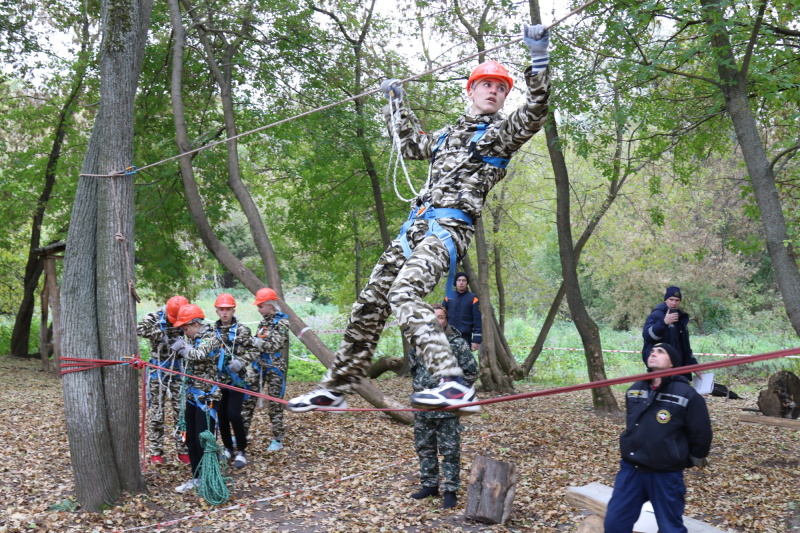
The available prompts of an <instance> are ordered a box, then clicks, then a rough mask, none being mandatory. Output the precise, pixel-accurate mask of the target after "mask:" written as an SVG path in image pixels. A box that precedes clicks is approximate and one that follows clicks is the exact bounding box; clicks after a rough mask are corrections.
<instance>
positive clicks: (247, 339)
mask: <svg viewBox="0 0 800 533" xmlns="http://www.w3.org/2000/svg"><path fill="white" fill-rule="evenodd" d="M214 335H215V336H216V338H217V340H218V341H219V342H220V353H221V354H223V356H224V357H225V359H224V361H223V369H224V370H223V371H222V372H221V373H220V374H219V376H218V377H219V380H218V381H219V382H220V383H227V384H232V385H236V386H241V385H242V382H248V381H252V380H253V379H254V377H255V373H254V372H253V371H251V370H249V367H250V366H251V363H252V362H253V361H255V360H256V359H258V350H257V349H256V347H255V346H254V345H253V334H252V333H251V331H250V328H248V327H247V326H245V325H244V324H242V323H240V322H239V320H238V319H237V318H236V317H233V320H232V321H231V323H230V324H229V325H227V326H223V325H222V322H221V321H219V320H217V321H216V322H215V323H214ZM231 357H236V358H237V359H239V360H241V362H242V365H243V367H242V370H241V371H240V372H239V373H238V374H237V376H236V377H235V378H234V377H232V376H231V375H230V373H229V372H228V370H227V365H228V363H229V362H230V360H231ZM237 379H238V380H241V381H239V382H238V383H237Z"/></svg>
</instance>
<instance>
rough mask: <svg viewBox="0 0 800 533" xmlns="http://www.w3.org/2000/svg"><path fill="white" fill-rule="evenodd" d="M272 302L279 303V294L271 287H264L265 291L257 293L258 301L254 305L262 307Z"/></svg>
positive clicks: (259, 290) (260, 290) (261, 290)
mask: <svg viewBox="0 0 800 533" xmlns="http://www.w3.org/2000/svg"><path fill="white" fill-rule="evenodd" d="M270 300H275V301H276V302H277V301H278V294H277V293H276V292H275V291H273V290H272V289H270V288H269V287H264V288H263V289H258V292H256V301H255V302H254V303H253V305H261V304H263V303H264V302H268V301H270Z"/></svg>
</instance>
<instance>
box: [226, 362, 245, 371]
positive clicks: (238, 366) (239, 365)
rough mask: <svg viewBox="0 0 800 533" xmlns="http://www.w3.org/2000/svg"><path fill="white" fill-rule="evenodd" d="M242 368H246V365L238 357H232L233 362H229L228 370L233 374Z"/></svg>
mask: <svg viewBox="0 0 800 533" xmlns="http://www.w3.org/2000/svg"><path fill="white" fill-rule="evenodd" d="M242 368H244V365H243V364H242V362H241V361H239V360H238V359H231V362H230V363H228V372H230V373H231V374H238V373H239V372H241V370H242Z"/></svg>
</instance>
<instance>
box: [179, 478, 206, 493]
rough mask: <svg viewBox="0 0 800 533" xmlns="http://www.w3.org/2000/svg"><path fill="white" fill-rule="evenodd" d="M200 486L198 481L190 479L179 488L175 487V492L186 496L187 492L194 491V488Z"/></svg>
mask: <svg viewBox="0 0 800 533" xmlns="http://www.w3.org/2000/svg"><path fill="white" fill-rule="evenodd" d="M199 486H200V480H199V479H190V480H189V481H187V482H186V483H184V484H183V485H181V486H180V487H175V492H180V493H181V494H186V493H187V492H191V491H192V490H194V488H195V487H199Z"/></svg>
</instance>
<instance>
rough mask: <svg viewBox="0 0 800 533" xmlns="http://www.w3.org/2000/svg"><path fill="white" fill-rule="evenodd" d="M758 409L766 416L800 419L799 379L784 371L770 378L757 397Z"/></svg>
mask: <svg viewBox="0 0 800 533" xmlns="http://www.w3.org/2000/svg"><path fill="white" fill-rule="evenodd" d="M758 408H759V409H760V410H761V412H762V413H763V414H764V415H766V416H775V417H779V418H798V417H800V378H798V377H797V376H796V375H794V374H792V373H791V372H787V371H786V370H781V371H780V372H777V373H775V374H773V375H772V376H770V378H769V381H768V382H767V389H766V390H762V391H761V392H760V393H759V395H758Z"/></svg>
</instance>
